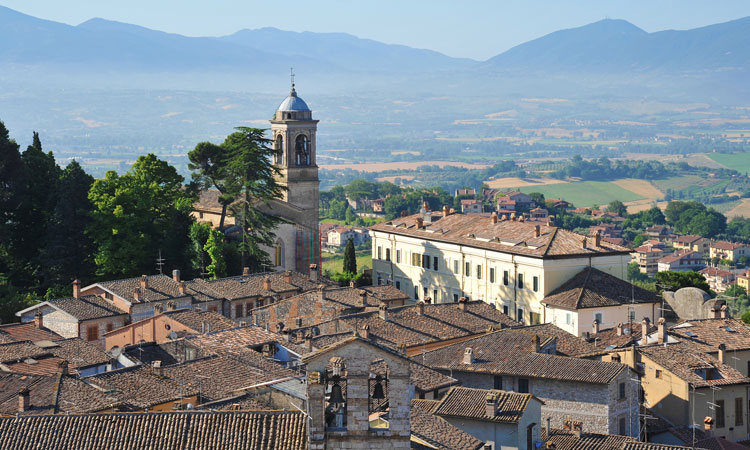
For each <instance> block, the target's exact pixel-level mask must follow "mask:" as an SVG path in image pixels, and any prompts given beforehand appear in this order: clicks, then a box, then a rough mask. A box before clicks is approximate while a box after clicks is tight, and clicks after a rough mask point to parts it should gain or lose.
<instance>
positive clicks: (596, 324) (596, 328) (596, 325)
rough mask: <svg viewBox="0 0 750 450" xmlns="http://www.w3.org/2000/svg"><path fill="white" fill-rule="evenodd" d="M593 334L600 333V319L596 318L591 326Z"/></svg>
mask: <svg viewBox="0 0 750 450" xmlns="http://www.w3.org/2000/svg"><path fill="white" fill-rule="evenodd" d="M591 334H593V335H596V334H599V321H598V320H596V319H594V323H593V325H592V326H591Z"/></svg>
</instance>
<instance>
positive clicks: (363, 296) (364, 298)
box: [359, 289, 367, 308]
mask: <svg viewBox="0 0 750 450" xmlns="http://www.w3.org/2000/svg"><path fill="white" fill-rule="evenodd" d="M359 300H360V304H361V305H362V307H363V308H367V291H365V290H364V289H360V290H359Z"/></svg>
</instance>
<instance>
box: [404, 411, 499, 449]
mask: <svg viewBox="0 0 750 450" xmlns="http://www.w3.org/2000/svg"><path fill="white" fill-rule="evenodd" d="M437 405H438V402H437V401H433V400H412V401H411V442H412V448H413V449H420V450H421V449H446V450H447V449H451V450H482V449H484V448H485V443H484V442H482V441H480V440H479V439H477V438H475V437H474V436H472V435H470V434H469V433H467V432H465V431H463V430H460V429H458V428H456V427H454V426H453V425H451V424H450V423H449V422H448V421H447V420H445V419H443V418H442V417H440V416H437V415H435V408H436V407H437Z"/></svg>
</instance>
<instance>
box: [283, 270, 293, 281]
mask: <svg viewBox="0 0 750 450" xmlns="http://www.w3.org/2000/svg"><path fill="white" fill-rule="evenodd" d="M284 283H286V284H292V271H291V270H287V271H286V272H284Z"/></svg>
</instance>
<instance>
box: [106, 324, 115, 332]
mask: <svg viewBox="0 0 750 450" xmlns="http://www.w3.org/2000/svg"><path fill="white" fill-rule="evenodd" d="M114 329H115V325H114V324H113V323H108V324H107V333H109V332H110V331H112V330H114Z"/></svg>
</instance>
